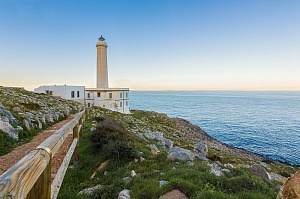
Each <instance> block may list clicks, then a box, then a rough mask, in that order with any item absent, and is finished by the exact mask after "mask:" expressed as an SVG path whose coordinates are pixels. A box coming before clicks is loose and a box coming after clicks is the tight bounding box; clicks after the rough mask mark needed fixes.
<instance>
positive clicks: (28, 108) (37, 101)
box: [0, 86, 82, 139]
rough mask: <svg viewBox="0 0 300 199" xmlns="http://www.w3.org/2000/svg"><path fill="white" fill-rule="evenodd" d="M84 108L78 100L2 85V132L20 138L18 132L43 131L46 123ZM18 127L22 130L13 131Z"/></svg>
mask: <svg viewBox="0 0 300 199" xmlns="http://www.w3.org/2000/svg"><path fill="white" fill-rule="evenodd" d="M81 107H82V106H81V105H80V104H79V103H77V102H75V101H71V100H65V99H61V98H57V97H50V96H47V95H43V94H36V93H33V92H29V91H26V90H25V89H22V88H12V87H2V86H0V121H1V125H0V129H1V130H2V131H3V132H5V133H7V134H8V135H9V136H11V137H12V138H14V139H17V138H18V131H22V130H23V129H25V130H26V131H32V130H34V129H42V128H43V126H44V125H46V123H53V122H58V121H59V120H60V119H62V118H63V117H67V116H68V115H69V114H70V113H71V111H74V112H78V111H79V110H80V108H81ZM3 122H4V123H3ZM5 122H7V123H8V124H7V123H5ZM17 125H19V128H18V129H13V127H14V126H17Z"/></svg>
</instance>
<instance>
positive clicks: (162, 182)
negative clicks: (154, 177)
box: [159, 180, 168, 187]
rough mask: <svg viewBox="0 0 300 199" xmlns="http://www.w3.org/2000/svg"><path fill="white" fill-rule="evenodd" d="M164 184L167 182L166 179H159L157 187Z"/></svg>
mask: <svg viewBox="0 0 300 199" xmlns="http://www.w3.org/2000/svg"><path fill="white" fill-rule="evenodd" d="M165 184H168V181H166V180H160V181H159V187H162V186H164V185H165Z"/></svg>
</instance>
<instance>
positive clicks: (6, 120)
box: [0, 116, 9, 122]
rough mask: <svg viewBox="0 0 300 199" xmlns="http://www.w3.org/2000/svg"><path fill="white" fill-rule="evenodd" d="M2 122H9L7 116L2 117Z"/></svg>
mask: <svg viewBox="0 0 300 199" xmlns="http://www.w3.org/2000/svg"><path fill="white" fill-rule="evenodd" d="M0 120H2V121H3V122H9V119H8V118H7V117H6V116H0Z"/></svg>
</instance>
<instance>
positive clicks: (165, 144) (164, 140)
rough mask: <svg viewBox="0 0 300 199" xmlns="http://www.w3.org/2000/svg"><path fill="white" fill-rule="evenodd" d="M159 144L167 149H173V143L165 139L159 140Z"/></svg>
mask: <svg viewBox="0 0 300 199" xmlns="http://www.w3.org/2000/svg"><path fill="white" fill-rule="evenodd" d="M160 144H161V145H162V146H166V147H167V148H172V147H173V141H172V140H170V139H167V138H161V139H160Z"/></svg>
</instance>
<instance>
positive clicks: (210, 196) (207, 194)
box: [191, 190, 236, 199]
mask: <svg viewBox="0 0 300 199" xmlns="http://www.w3.org/2000/svg"><path fill="white" fill-rule="evenodd" d="M202 198H203V199H204V198H205V199H235V198H236V197H232V196H229V195H226V194H224V193H222V192H219V191H214V190H203V191H200V192H197V193H196V195H195V196H193V197H191V199H202Z"/></svg>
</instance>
